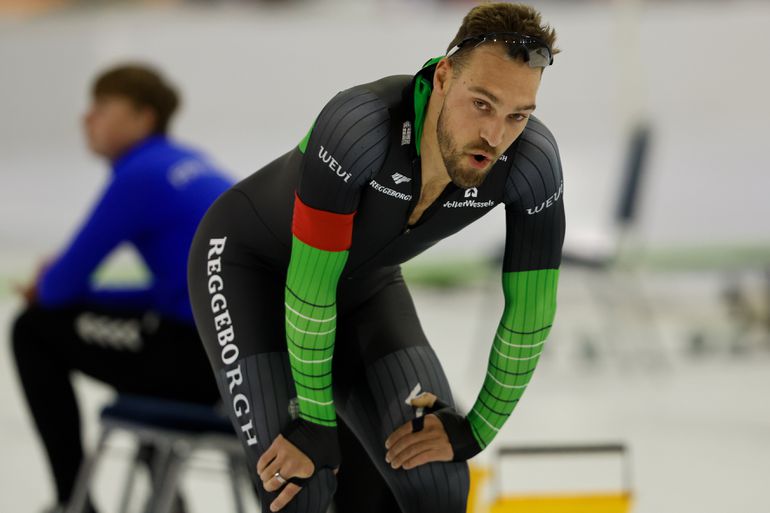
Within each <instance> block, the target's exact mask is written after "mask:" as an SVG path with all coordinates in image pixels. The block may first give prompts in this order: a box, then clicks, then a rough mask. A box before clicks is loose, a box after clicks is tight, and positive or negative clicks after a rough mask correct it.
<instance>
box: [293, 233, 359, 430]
mask: <svg viewBox="0 0 770 513" xmlns="http://www.w3.org/2000/svg"><path fill="white" fill-rule="evenodd" d="M347 258H348V252H347V251H324V250H322V249H317V248H314V247H312V246H309V245H307V244H305V243H304V242H302V241H301V240H299V239H298V238H296V237H293V239H292V250H291V259H290V261H289V269H288V275H287V277H286V292H285V300H286V343H287V348H288V351H289V363H290V365H291V371H292V376H293V378H294V384H295V386H296V389H297V399H298V402H299V416H300V417H301V418H303V419H305V420H307V421H309V422H313V423H315V424H320V425H323V426H336V425H337V421H336V415H335V411H334V404H333V396H332V374H331V372H332V356H333V355H334V336H335V331H336V328H337V305H336V296H337V282H338V281H339V278H340V275H341V274H342V269H343V268H344V267H345V262H346V261H347Z"/></svg>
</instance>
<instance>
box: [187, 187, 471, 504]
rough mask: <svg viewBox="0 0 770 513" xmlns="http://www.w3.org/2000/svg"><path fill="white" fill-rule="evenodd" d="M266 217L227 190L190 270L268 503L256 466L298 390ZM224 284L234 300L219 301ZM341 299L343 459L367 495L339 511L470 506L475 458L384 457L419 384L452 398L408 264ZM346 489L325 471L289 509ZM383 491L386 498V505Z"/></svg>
mask: <svg viewBox="0 0 770 513" xmlns="http://www.w3.org/2000/svg"><path fill="white" fill-rule="evenodd" d="M259 222H260V221H259V220H258V219H257V218H256V217H255V213H254V211H253V210H252V209H251V208H250V206H249V205H248V204H246V203H245V202H244V199H243V196H242V195H239V194H238V193H237V192H235V193H234V192H233V191H231V192H229V193H225V195H223V196H222V197H220V199H219V200H218V201H217V202H216V203H215V205H214V206H213V207H212V208H211V209H210V210H209V212H208V213H207V214H206V216H205V217H204V219H203V221H202V222H201V224H200V225H199V228H198V233H197V234H196V237H195V240H194V241H193V245H192V248H191V252H190V258H189V275H188V276H189V288H190V299H191V302H192V305H193V312H194V314H195V321H196V324H197V326H198V330H199V333H200V335H201V339H202V340H203V343H204V346H205V348H206V352H207V353H208V355H209V359H210V362H211V365H212V367H213V369H214V371H215V374H216V377H217V383H218V385H219V388H220V392H221V395H222V397H223V399H224V401H225V404H226V405H228V410H229V412H230V416H231V418H232V420H233V424H234V426H235V428H236V431H237V432H238V433H239V435H240V437H241V440H242V442H243V446H244V449H245V451H246V454H247V458H248V460H249V466H250V470H251V472H252V478H253V480H254V483H255V485H256V487H257V490H258V493H259V496H260V501H261V504H262V508H263V510H264V511H269V509H268V507H269V504H270V503H271V502H272V500H273V499H274V498H275V497H277V493H268V492H266V491H265V490H264V488H263V486H262V483H261V480H260V479H259V476H257V475H256V462H257V460H258V459H259V457H260V455H261V454H262V453H263V452H264V451H265V450H266V449H267V448H268V447H269V446H270V444H271V443H272V441H273V440H274V439H275V437H276V436H277V435H278V434H279V433H280V432H281V430H282V429H283V428H284V427H285V426H286V425H287V424H288V423H289V422H290V420H291V413H290V410H291V405H292V404H293V401H292V398H294V397H295V396H296V392H295V389H294V382H293V380H292V377H291V369H290V366H289V359H288V353H287V348H286V335H285V331H284V299H283V298H284V286H285V274H283V273H285V268H284V269H283V271H281V270H280V268H279V267H277V266H271V265H270V264H269V263H266V262H265V261H263V260H262V259H261V257H260V252H261V251H260V249H261V248H262V247H263V246H264V244H276V240H274V239H269V238H267V239H260V238H259V237H260V236H259V235H256V234H257V233H259V231H258V230H255V229H253V225H254V223H259ZM225 237H226V242H225V247H224V250H223V252H222V254H221V260H220V262H219V263H217V264H211V265H209V249H210V245H211V240H212V239H222V238H225ZM220 264H221V269H220V268H218V265H220ZM212 274H217V275H218V279H217V283H216V284H215V286H212V285H211V284H210V281H209V279H210V276H211V275H212ZM219 280H221V281H219ZM220 284H223V285H222V286H221V287H220ZM215 290H216V292H217V293H221V294H222V295H223V296H224V299H223V298H222V297H217V298H214V297H213V293H214V292H215ZM223 301H224V302H226V305H224V304H223ZM337 306H338V311H337V315H338V317H337V332H336V340H335V348H334V360H333V370H332V375H333V387H334V400H335V405H336V409H337V414H338V418H339V419H340V421H341V422H342V423H344V425H345V426H346V427H345V426H342V427H341V429H340V431H341V442H342V444H343V446H342V454H343V458H344V459H343V462H342V465H341V467H340V471H339V475H340V481H341V482H342V483H344V484H345V486H346V490H358V491H359V492H358V494H354V495H348V496H342V497H340V500H339V501H337V504H336V506H337V509H338V511H340V512H341V513H342V512H347V511H351V509H350V508H351V504H350V503H351V502H355V501H356V500H362V499H367V500H368V501H369V502H368V504H367V505H366V506H358V507H357V509H353V511H366V512H367V513H374V512H380V511H382V512H388V513H396V512H398V511H399V508H400V510H401V511H402V512H404V513H413V512H420V513H431V512H442V513H460V512H463V513H464V512H465V509H466V501H467V494H468V488H469V475H468V466H467V464H466V463H464V462H463V463H430V464H427V465H423V466H420V467H417V468H415V469H412V470H403V469H399V470H394V469H392V468H391V467H390V465H388V464H387V463H386V462H385V452H386V451H385V439H386V438H387V437H388V436H389V435H390V434H391V433H392V432H393V431H394V430H395V429H396V428H398V427H400V426H401V425H403V424H405V423H407V422H409V421H410V420H411V419H412V418H413V417H414V415H415V408H414V407H412V406H410V405H407V404H406V403H405V399H406V398H407V397H408V395H409V394H410V392H412V390H414V389H415V387H416V386H417V385H419V386H420V389H421V390H424V391H429V392H432V393H434V394H436V395H437V396H439V397H440V398H441V399H443V400H444V401H446V402H448V403H450V404H451V403H452V394H451V390H450V387H449V383H448V381H447V379H446V376H445V375H444V372H443V369H442V368H441V364H440V363H439V361H438V358H437V357H436V355H435V353H434V352H433V350H432V348H431V347H430V346H429V345H428V342H427V339H426V337H425V334H424V333H423V330H422V328H421V326H420V323H419V320H418V318H417V314H416V312H415V309H414V304H413V302H412V299H411V297H410V295H409V291H408V290H407V287H406V285H405V283H404V281H403V278H402V277H401V274H400V271H399V270H398V269H397V268H395V269H382V270H381V271H378V272H376V273H372V274H371V275H370V276H368V277H366V278H364V279H358V280H342V282H341V283H340V286H339V290H338V303H337ZM225 307H226V308H227V312H228V313H227V321H228V322H231V327H232V328H233V332H232V333H229V334H228V335H229V336H223V332H222V331H221V329H220V330H218V328H221V327H222V325H223V323H222V322H221V319H222V318H220V320H217V316H219V315H222V312H223V309H224V308H225ZM233 333H234V335H233ZM230 336H233V338H232V340H230ZM348 428H349V431H346V429H348ZM352 437H354V438H355V439H357V441H358V443H352V442H351V441H350V440H351V438H352ZM346 440H347V441H346ZM362 450H363V451H365V453H362ZM372 467H373V468H374V469H372ZM343 476H344V478H343ZM345 479H347V480H348V481H345ZM335 487H336V479H335V477H334V475H333V474H332V472H331V471H330V470H328V469H322V470H320V471H319V472H317V473H316V474H315V475H314V476H313V477H312V478H311V479H310V480H309V481H308V482H307V483H306V485H305V487H304V488H303V490H302V491H301V492H300V493H299V494H298V495H297V496H296V497H295V498H294V500H292V501H291V502H290V503H289V505H288V506H286V508H284V510H282V511H285V512H286V513H289V512H302V513H306V512H316V513H322V512H325V511H326V508H327V506H328V504H329V503H330V501H331V500H332V496H333V495H334V492H335ZM388 488H389V489H390V492H392V495H391V493H390V492H388V491H387V489H388ZM378 496H379V497H387V499H386V500H385V501H384V502H380V503H377V502H376V497H378ZM393 496H394V497H395V501H397V503H398V505H396V504H394V503H393V498H392V497H393Z"/></svg>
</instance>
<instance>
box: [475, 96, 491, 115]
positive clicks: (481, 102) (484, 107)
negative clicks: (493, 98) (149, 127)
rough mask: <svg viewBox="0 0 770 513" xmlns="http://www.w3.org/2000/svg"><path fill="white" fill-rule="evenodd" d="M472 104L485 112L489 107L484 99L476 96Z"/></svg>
mask: <svg viewBox="0 0 770 513" xmlns="http://www.w3.org/2000/svg"><path fill="white" fill-rule="evenodd" d="M473 105H474V106H475V107H476V108H477V109H479V110H480V111H484V112H487V111H489V109H490V107H489V104H488V103H487V102H485V101H484V100H479V99H478V98H475V99H474V100H473Z"/></svg>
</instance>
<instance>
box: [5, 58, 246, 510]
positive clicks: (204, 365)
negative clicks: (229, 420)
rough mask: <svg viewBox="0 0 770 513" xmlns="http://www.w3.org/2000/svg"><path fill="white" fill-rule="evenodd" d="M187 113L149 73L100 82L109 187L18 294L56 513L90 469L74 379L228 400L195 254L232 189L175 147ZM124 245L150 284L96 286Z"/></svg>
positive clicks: (93, 127) (22, 344)
mask: <svg viewBox="0 0 770 513" xmlns="http://www.w3.org/2000/svg"><path fill="white" fill-rule="evenodd" d="M178 103H179V99H178V95H177V92H176V91H175V89H174V88H173V87H172V86H171V85H169V84H168V83H167V82H166V80H165V79H164V78H163V77H162V76H161V75H160V74H159V73H158V72H157V71H155V70H153V69H151V68H149V67H146V66H143V65H124V66H119V67H116V68H114V69H110V70H108V71H106V72H105V73H103V74H102V75H100V76H99V77H97V78H96V80H95V81H94V84H93V89H92V98H91V104H90V107H89V109H88V112H87V113H86V115H85V117H84V128H85V135H86V139H87V141H88V146H89V148H90V150H91V151H92V152H93V153H94V154H96V155H97V156H99V157H101V158H103V159H104V160H105V161H106V162H107V163H108V164H109V166H110V168H111V170H110V174H109V178H108V180H107V183H106V185H105V187H104V189H103V191H102V193H101V195H100V197H99V198H98V199H97V201H96V203H95V205H94V206H93V208H92V210H91V212H90V213H89V214H88V216H87V217H86V219H85V221H84V222H83V223H82V225H81V226H80V227H79V228H78V229H77V230H76V232H75V235H74V237H73V238H72V240H71V241H70V242H69V243H68V244H67V245H66V247H64V248H63V249H62V250H61V252H60V253H59V254H58V255H56V257H55V258H54V259H53V260H51V261H50V262H49V263H47V264H46V265H44V266H43V267H42V268H41V270H40V271H39V273H38V276H37V278H36V279H35V280H34V281H33V282H32V283H30V284H29V285H28V286H24V287H19V288H18V291H19V293H20V294H21V295H22V296H23V297H24V299H25V301H26V306H25V308H24V310H23V311H22V312H21V313H20V315H19V316H18V317H17V318H16V320H15V323H14V325H13V332H12V343H13V350H14V353H15V358H16V364H17V368H18V374H19V378H20V381H21V385H22V388H23V390H24V394H25V397H26V400H27V404H28V406H29V410H30V412H31V414H32V418H33V420H34V425H35V427H36V428H37V431H38V433H39V435H40V438H41V440H42V443H43V446H44V448H45V451H46V455H47V457H48V463H49V464H50V470H51V473H52V474H53V479H54V482H55V484H56V492H57V504H56V505H55V506H53V507H52V509H51V510H50V511H59V510H61V509H62V508H63V507H64V506H65V505H66V504H67V502H68V500H69V499H70V495H71V493H72V489H73V485H74V481H75V478H76V475H77V471H78V468H79V465H80V462H81V460H82V457H83V447H82V441H81V433H80V416H79V412H78V404H77V400H76V397H75V394H74V391H73V387H72V383H71V377H72V374H73V372H72V371H80V372H82V373H84V374H87V375H88V376H91V377H92V378H95V379H97V380H99V381H101V382H103V383H105V384H107V385H110V386H111V387H113V388H114V389H115V390H116V391H117V392H119V393H126V394H140V395H146V396H153V397H158V398H165V399H172V400H180V401H188V402H195V403H202V404H214V403H215V402H216V401H217V400H218V399H219V393H218V391H217V387H216V383H215V381H214V376H213V374H212V372H211V368H210V367H209V363H208V359H207V358H206V355H205V353H204V350H203V346H202V345H201V342H200V339H199V338H198V334H197V331H196V329H195V326H194V324H193V317H192V312H191V310H190V302H189V299H188V293H187V281H186V279H187V278H186V277H187V253H188V250H189V247H190V243H191V240H192V237H193V234H194V233H195V229H196V228H197V225H198V222H199V220H200V219H201V217H202V216H203V214H204V213H205V212H206V210H207V209H208V207H209V205H211V203H212V202H213V201H214V200H215V199H216V198H217V197H218V196H219V195H220V194H221V193H222V192H224V191H225V190H226V189H228V188H229V187H230V185H231V184H232V180H231V179H230V178H228V177H227V176H226V175H224V174H223V173H222V172H221V171H220V170H219V169H217V167H215V166H214V165H212V164H211V163H210V162H209V161H208V160H207V159H206V157H205V156H204V155H203V154H201V153H200V152H199V151H197V150H195V149H192V148H189V147H187V146H184V145H181V144H178V143H177V142H176V141H174V140H173V139H171V138H170V137H169V136H168V127H169V122H170V120H171V117H172V116H173V114H174V112H175V111H176V108H177V106H178ZM73 199H74V198H73ZM51 215H52V216H53V215H55V213H54V212H51ZM124 243H128V244H129V245H131V246H133V247H134V248H135V249H136V250H137V252H138V254H139V255H140V256H141V258H142V260H143V261H144V263H145V264H146V267H147V268H148V270H149V273H150V275H151V281H150V284H149V285H148V286H144V287H134V288H128V287H98V286H96V285H94V283H93V276H94V271H95V270H96V269H97V266H99V264H100V263H101V262H102V261H103V260H104V259H105V257H107V256H108V255H109V254H110V253H111V252H112V251H113V250H115V249H116V248H117V247H118V246H119V245H121V244H124ZM89 508H91V509H92V510H93V506H92V505H90V503H89Z"/></svg>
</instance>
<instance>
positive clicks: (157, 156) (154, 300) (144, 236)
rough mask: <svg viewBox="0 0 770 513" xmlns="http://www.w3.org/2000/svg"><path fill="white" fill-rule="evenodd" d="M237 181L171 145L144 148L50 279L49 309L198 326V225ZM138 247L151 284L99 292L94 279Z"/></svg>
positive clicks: (158, 142)
mask: <svg viewBox="0 0 770 513" xmlns="http://www.w3.org/2000/svg"><path fill="white" fill-rule="evenodd" d="M231 185H232V181H231V180H230V178H228V177H227V176H226V175H224V174H222V173H221V172H220V171H219V170H218V169H216V168H215V167H213V166H212V165H211V164H210V163H208V162H207V161H206V159H205V157H204V156H202V155H201V154H199V153H197V152H196V151H194V150H191V149H189V148H185V147H182V146H178V145H176V144H175V143H172V142H171V141H169V140H167V139H166V138H165V137H161V136H152V137H149V138H148V139H145V140H144V141H142V142H140V143H139V144H137V145H136V146H134V147H133V148H131V149H130V150H128V151H127V152H126V153H125V154H123V155H122V156H121V157H120V158H119V159H118V160H116V161H115V162H114V163H113V175H112V177H111V180H110V182H109V183H108V184H107V186H106V189H105V190H104V193H103V194H102V196H101V198H100V199H99V201H98V202H97V203H96V206H95V207H94V208H93V210H92V212H91V213H90V215H89V217H88V219H87V220H86V222H85V223H84V224H83V226H82V227H81V228H80V230H79V231H78V232H77V234H76V235H75V238H74V240H73V241H72V242H71V243H70V244H69V246H68V247H67V248H66V249H65V250H64V251H63V252H62V253H61V254H60V255H59V256H58V258H57V259H56V261H55V262H53V264H52V265H51V267H50V268H49V269H48V270H47V271H46V272H45V274H44V275H43V277H42V279H41V282H40V283H39V287H38V301H39V302H40V304H41V305H42V306H44V307H57V306H65V305H73V304H77V305H98V306H103V307H106V308H115V309H121V310H139V311H144V310H153V311H156V312H158V313H160V314H161V315H167V316H170V317H173V318H176V319H178V320H181V321H186V322H190V323H192V319H193V318H192V312H191V310H190V301H189V298H188V293H187V254H188V251H189V248H190V243H191V242H192V238H193V235H194V234H195V230H196V228H197V226H198V222H199V221H200V219H201V218H202V217H203V214H204V213H205V212H206V210H207V209H208V207H209V206H210V205H211V204H212V203H213V202H214V200H215V199H216V198H217V197H218V196H219V195H220V194H221V193H222V192H224V191H225V190H227V189H228V188H229V187H230V186H231ZM124 242H128V243H130V244H132V245H133V246H134V247H135V248H136V249H137V251H138V252H139V254H140V255H141V256H142V258H143V260H144V262H145V263H146V265H147V267H148V269H149V271H150V273H151V274H152V283H151V284H150V286H149V287H146V288H114V287H113V288H94V286H93V285H92V283H91V277H92V274H93V272H94V270H95V269H96V268H97V266H98V265H99V263H100V262H101V261H102V260H103V259H104V258H105V257H106V256H107V255H108V254H109V253H110V252H111V251H112V250H114V249H115V248H116V247H117V246H118V245H119V244H121V243H124Z"/></svg>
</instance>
